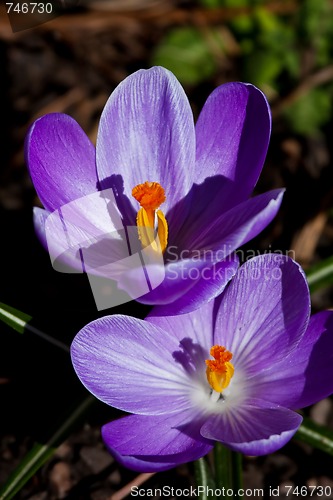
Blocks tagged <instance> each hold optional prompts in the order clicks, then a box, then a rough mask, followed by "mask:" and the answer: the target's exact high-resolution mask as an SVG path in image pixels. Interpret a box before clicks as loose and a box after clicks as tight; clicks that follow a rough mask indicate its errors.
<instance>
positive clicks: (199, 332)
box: [145, 301, 215, 364]
mask: <svg viewBox="0 0 333 500" xmlns="http://www.w3.org/2000/svg"><path fill="white" fill-rule="evenodd" d="M156 309H157V308H156V307H154V309H153V310H152V311H151V312H150V313H149V315H148V316H147V317H146V319H145V320H146V321H147V322H148V323H151V324H153V325H156V326H157V327H159V328H161V329H162V330H165V331H167V332H172V334H173V335H174V336H175V337H176V338H177V339H178V340H179V341H182V340H183V339H184V338H191V339H192V341H194V343H196V344H199V345H200V346H202V348H203V349H204V350H205V351H206V353H207V354H208V353H209V349H210V348H211V346H212V345H213V330H214V322H215V318H214V301H211V302H207V303H206V304H204V305H203V306H202V307H201V308H200V310H196V311H192V312H190V313H188V314H181V315H179V316H159V315H158V314H156ZM206 357H207V356H206ZM205 359H206V358H205ZM203 363H204V361H203ZM204 364H205V363H204Z"/></svg>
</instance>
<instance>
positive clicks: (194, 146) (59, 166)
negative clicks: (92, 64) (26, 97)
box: [26, 67, 283, 314]
mask: <svg viewBox="0 0 333 500" xmlns="http://www.w3.org/2000/svg"><path fill="white" fill-rule="evenodd" d="M270 129H271V118H270V111H269V106H268V103H267V101H266V98H265V96H264V95H263V94H262V92H261V91H260V90H258V89H257V88H255V87H254V86H253V85H250V84H244V83H228V84H225V85H221V86H220V87H218V88H217V89H216V90H215V91H214V92H213V93H212V94H211V95H210V96H209V98H208V100H207V102H206V103H205V105H204V107H203V109H202V111H201V114H200V116H199V119H198V122H197V124H196V126H194V122H193V115H192V111H191V108H190V104H189V102H188V99H187V97H186V95H185V93H184V90H183V89H182V87H181V86H180V84H179V83H178V81H177V80H176V78H175V77H174V76H173V75H172V73H170V72H169V71H167V70H166V69H164V68H160V67H154V68H152V69H150V70H140V71H138V72H136V73H134V74H133V75H131V76H129V77H128V78H126V79H125V80H124V81H123V82H122V83H121V84H120V85H119V86H118V87H117V88H116V90H115V91H114V92H113V93H112V95H111V96H110V98H109V100H108V102H107V104H106V106H105V108H104V111H103V113H102V116H101V120H100V125H99V130H98V137H97V145H96V149H95V147H94V146H93V145H92V143H91V142H90V140H89V139H88V137H87V136H86V135H85V133H84V132H83V131H82V129H81V128H80V126H79V125H78V124H77V123H76V122H75V121H74V120H73V119H72V118H71V117H69V116H67V115H65V114H58V113H53V114H49V115H46V116H44V117H42V118H39V119H38V120H37V121H36V122H35V123H34V124H33V125H32V127H31V129H30V131H29V134H28V137H27V141H26V158H27V163H28V166H29V169H30V174H31V177H32V180H33V183H34V186H35V188H36V191H37V193H38V196H39V198H40V200H41V202H42V203H43V205H44V207H45V210H42V209H39V208H36V209H35V214H34V220H35V227H36V230H37V234H38V235H39V237H40V239H41V240H42V242H43V243H44V245H45V246H47V244H46V238H45V221H46V218H47V217H48V215H49V214H50V213H51V212H53V211H55V210H58V209H61V207H63V206H64V205H65V204H68V203H70V202H72V201H73V200H76V199H79V198H81V197H87V203H86V204H84V203H82V204H81V206H80V213H76V214H74V215H73V214H72V219H70V220H69V223H70V225H71V226H73V227H76V226H77V227H79V231H81V232H82V231H86V233H87V235H92V236H94V230H95V229H94V228H96V234H97V237H98V238H100V237H101V234H102V235H103V234H109V233H110V224H111V221H110V220H109V219H110V218H109V217H108V216H106V217H105V215H102V214H101V213H99V209H98V208H96V207H97V205H96V204H95V205H94V204H93V203H90V202H89V203H90V204H89V203H88V198H89V196H88V195H91V194H92V193H98V192H101V191H102V192H103V191H104V190H108V189H112V190H113V193H114V196H115V199H116V202H117V210H118V211H119V213H120V216H121V219H122V222H123V224H124V226H136V224H137V225H138V233H139V237H140V240H141V243H142V245H143V246H146V245H149V244H153V243H154V238H155V237H156V235H158V238H159V242H160V245H161V250H162V252H163V253H164V264H165V266H164V265H162V268H163V273H164V271H165V278H164V280H163V282H162V283H161V284H160V285H159V286H158V287H157V288H155V289H153V290H151V291H150V292H149V293H147V294H145V295H144V296H143V297H141V298H140V301H141V302H143V303H146V304H152V305H156V304H160V305H161V313H163V314H168V311H169V310H172V312H173V314H176V313H177V314H178V313H184V312H188V311H190V310H193V309H195V308H197V307H199V306H200V305H201V304H203V303H205V302H206V301H207V300H211V299H212V298H214V297H216V296H217V295H219V294H220V293H221V291H222V290H223V289H224V287H225V285H226V283H227V282H228V281H229V280H230V279H231V277H232V276H233V275H234V273H235V272H236V269H237V267H238V259H237V257H236V256H234V255H233V252H234V251H235V250H236V249H237V248H238V247H239V246H241V245H242V244H244V243H246V242H247V241H249V240H250V239H252V238H253V237H254V236H256V235H257V234H258V233H260V231H262V230H263V229H264V228H265V227H266V226H267V224H268V223H269V222H270V221H271V220H272V219H273V217H274V216H275V215H276V213H277V210H278V208H279V206H280V203H281V199H282V195H283V190H274V191H270V192H267V193H265V194H262V195H259V196H257V197H255V198H250V199H249V197H250V195H251V193H252V191H253V188H254V186H255V184H256V182H257V179H258V177H259V174H260V171H261V169H262V166H263V162H264V160H265V156H266V152H267V147H268V143H269V137H270ZM160 206H161V207H160ZM67 222H68V221H67ZM116 229H118V228H116ZM52 237H53V239H54V240H55V243H54V244H55V246H57V245H58V247H59V248H63V247H64V246H65V245H66V238H65V236H64V234H63V233H61V232H57V231H54V234H53V235H52ZM126 248H127V247H126ZM102 253H103V252H102ZM112 253H114V255H112ZM104 254H107V258H109V259H110V261H116V260H117V259H119V255H118V254H119V246H117V245H115V250H114V251H113V250H112V248H111V249H109V248H108V250H107V252H106V251H104ZM103 258H104V256H103ZM161 272H162V271H161V268H160V266H158V265H155V266H152V269H151V273H152V275H153V276H154V275H156V280H154V279H152V280H151V281H152V282H155V281H157V282H159V276H161ZM123 274H124V273H123ZM152 275H150V277H151V276H152ZM123 278H124V276H122V279H123ZM135 279H136V277H135V273H134V272H133V270H132V272H131V273H130V278H129V280H127V282H128V281H129V282H130V283H133V282H135ZM137 279H139V278H137ZM123 281H124V282H125V281H126V279H123ZM124 287H125V285H124ZM125 288H126V287H125ZM128 288H129V290H128V291H129V293H130V291H131V290H130V289H131V284H130V285H129V287H128ZM151 288H154V287H151Z"/></svg>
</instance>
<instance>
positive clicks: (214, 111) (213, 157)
mask: <svg viewBox="0 0 333 500" xmlns="http://www.w3.org/2000/svg"><path fill="white" fill-rule="evenodd" d="M270 132H271V116H270V109H269V105H268V103H267V100H266V98H265V96H264V94H263V93H262V92H261V91H260V90H258V89H257V88H256V87H254V86H253V85H250V84H244V83H228V84H225V85H221V86H220V87H218V88H217V89H216V90H215V91H214V92H213V93H212V94H211V95H210V96H209V97H208V99H207V102H206V103H205V105H204V107H203V109H202V111H201V114H200V116H199V119H198V122H197V124H196V137H197V170H196V182H198V183H200V182H203V181H204V179H205V178H206V177H209V176H214V175H222V176H223V177H225V178H227V179H228V180H229V181H231V182H229V183H228V184H226V186H225V189H224V190H223V192H222V193H220V199H222V203H223V204H224V205H225V204H226V202H227V203H228V205H229V207H232V206H234V205H236V204H237V203H240V202H241V201H243V200H246V199H247V198H248V197H249V196H250V194H251V193H252V191H253V188H254V186H255V184H256V182H257V180H258V177H259V174H260V172H261V169H262V166H263V164H264V161H265V157H266V152H267V148H268V143H269V137H270Z"/></svg>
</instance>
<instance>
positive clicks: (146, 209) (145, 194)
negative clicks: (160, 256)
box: [132, 181, 168, 252]
mask: <svg viewBox="0 0 333 500" xmlns="http://www.w3.org/2000/svg"><path fill="white" fill-rule="evenodd" d="M132 196H133V197H134V198H135V199H136V200H137V201H138V202H139V203H140V205H141V208H140V210H139V211H138V214H137V218H136V223H137V226H138V233H139V238H140V241H141V244H142V246H143V248H145V247H147V246H150V245H151V246H152V247H153V249H154V250H156V251H162V252H164V251H165V249H166V247H167V244H168V223H167V221H166V219H165V217H164V214H163V212H162V211H161V210H157V211H156V209H157V208H158V207H159V206H160V205H161V204H162V203H163V202H164V201H165V200H166V197H165V193H164V189H163V188H162V186H161V185H160V184H159V183H158V182H148V181H146V182H144V183H143V184H138V185H137V186H135V187H134V188H133V189H132ZM155 215H156V218H157V236H158V239H159V245H158V244H157V242H156V230H155Z"/></svg>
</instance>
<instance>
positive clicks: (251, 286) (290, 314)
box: [214, 254, 310, 379]
mask: <svg viewBox="0 0 333 500" xmlns="http://www.w3.org/2000/svg"><path fill="white" fill-rule="evenodd" d="M222 298H223V300H222V301H221V305H220V308H219V311H218V314H217V319H216V326H215V336H214V339H215V343H216V344H220V345H224V346H226V347H227V349H228V350H230V351H231V352H232V353H233V364H234V366H235V371H236V370H239V371H241V372H242V373H244V377H245V378H246V379H249V378H250V377H251V376H253V375H255V374H259V373H260V372H261V371H263V370H265V369H268V368H270V367H271V366H273V365H274V364H275V363H277V362H278V361H280V360H281V359H283V358H284V357H285V356H286V355H288V354H289V353H290V352H291V350H292V349H294V348H295V347H296V346H297V344H298V342H299V341H300V339H301V337H302V335H303V333H304V331H305V329H306V328H307V325H308V321H309V314H310V297H309V289H308V285H307V281H306V277H305V275H304V272H303V271H302V269H301V267H300V266H299V265H298V264H297V263H296V262H294V261H293V260H292V259H290V258H288V257H286V256H284V255H280V254H266V255H261V256H258V257H255V258H253V259H251V260H249V261H247V262H246V263H245V264H244V265H243V266H242V267H240V269H239V271H238V273H237V274H236V276H235V277H234V279H233V280H232V281H231V284H230V286H229V287H228V288H227V290H226V291H225V293H224V295H223V296H222Z"/></svg>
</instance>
